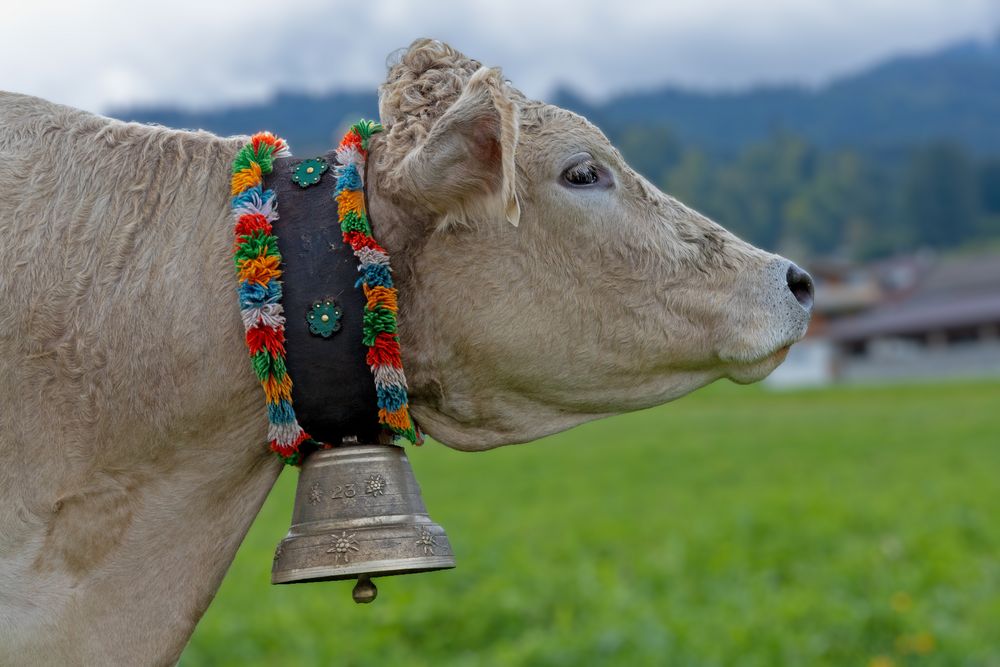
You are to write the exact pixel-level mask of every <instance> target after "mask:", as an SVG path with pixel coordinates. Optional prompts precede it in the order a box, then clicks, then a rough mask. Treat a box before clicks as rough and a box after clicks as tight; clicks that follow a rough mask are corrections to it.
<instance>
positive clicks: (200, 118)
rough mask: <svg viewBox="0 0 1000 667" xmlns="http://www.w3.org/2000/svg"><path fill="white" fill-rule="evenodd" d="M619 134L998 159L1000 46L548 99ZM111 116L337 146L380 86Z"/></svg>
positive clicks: (712, 146) (716, 148)
mask: <svg viewBox="0 0 1000 667" xmlns="http://www.w3.org/2000/svg"><path fill="white" fill-rule="evenodd" d="M551 99H552V101H553V102H555V103H556V104H560V105H562V106H565V107H568V108H571V109H574V110H577V111H580V112H581V113H583V114H584V115H586V116H588V117H590V118H591V119H592V120H594V121H595V122H596V123H597V124H598V125H601V126H602V127H604V128H605V129H607V130H609V131H610V132H611V133H612V134H616V133H617V132H616V129H617V128H619V127H621V126H627V125H629V126H634V125H637V124H638V125H662V126H666V127H669V128H670V129H671V130H672V131H673V132H674V133H675V134H676V136H677V137H678V138H679V139H680V140H681V141H682V142H684V143H686V144H695V145H698V146H700V147H702V148H704V149H706V150H709V151H710V152H713V153H723V154H725V153H733V152H736V151H738V150H739V149H741V148H743V147H745V146H746V145H748V144H750V143H753V142H755V141H759V140H762V139H765V138H767V137H769V136H772V135H774V134H775V132H777V131H779V130H781V131H786V132H789V133H792V134H796V135H799V136H801V137H802V138H804V139H805V140H806V141H808V142H810V143H812V144H814V145H817V146H819V147H845V146H846V147H855V148H860V149H863V150H865V152H872V153H875V152H883V151H886V150H890V151H891V150H894V149H896V148H898V147H900V146H906V145H910V144H916V143H926V142H927V141H929V140H933V139H944V140H948V141H952V142H955V143H957V144H959V145H961V146H963V147H965V148H967V149H968V150H970V151H971V152H974V153H977V154H995V153H1000V39H998V40H997V41H995V42H993V43H989V44H982V43H977V42H965V43H961V44H956V45H953V46H951V47H949V48H946V49H944V50H941V51H937V52H934V53H930V54H924V55H918V56H906V57H898V58H894V59H891V60H888V61H885V62H883V63H880V64H877V65H875V66H873V67H871V68H869V69H867V70H864V71H862V72H858V73H856V74H853V75H850V76H845V77H842V78H840V79H838V80H835V81H833V82H831V83H830V84H828V85H826V86H823V87H820V88H817V89H808V88H804V87H795V86H787V87H763V88H753V89H750V90H746V91H742V92H732V93H713V92H698V91H689V90H684V89H681V88H675V87H664V88H660V89H656V90H649V91H641V92H633V93H628V94H622V95H618V96H615V97H612V98H610V99H609V100H607V101H605V102H602V103H600V104H590V103H587V102H586V101H584V100H583V99H582V98H581V97H580V96H578V95H576V94H574V93H573V92H572V91H568V90H557V91H555V92H554V93H553V95H552V96H551ZM111 114H112V115H114V116H116V117H119V118H123V119H127V120H137V121H142V122H156V123H162V124H164V125H169V126H173V127H186V128H204V129H207V130H211V131H213V132H217V133H220V134H246V133H250V132H253V131H255V130H257V129H260V128H268V129H271V130H273V131H275V132H278V133H279V134H281V135H283V136H285V137H287V138H288V140H289V141H290V142H291V143H292V145H293V146H296V147H298V149H299V151H300V152H302V151H305V152H314V151H316V150H319V149H321V148H323V147H325V146H328V145H329V144H331V143H332V141H333V139H332V137H333V135H334V134H335V132H336V131H338V130H339V129H340V128H341V126H342V125H344V124H345V122H346V121H347V120H352V119H355V118H356V117H359V116H367V117H374V116H375V115H376V114H377V100H376V94H375V91H374V90H371V91H365V92H343V91H338V92H331V93H328V94H324V95H308V94H301V93H293V92H287V91H286V92H281V93H279V94H277V95H276V96H275V97H273V98H272V99H270V100H268V101H266V102H264V103H261V104H255V105H248V106H241V107H234V108H224V109H218V110H214V111H206V112H196V113H191V112H185V111H182V110H178V109H171V108H165V107H156V108H139V109H119V110H113V111H112V112H111Z"/></svg>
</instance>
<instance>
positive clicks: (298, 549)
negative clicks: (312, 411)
mask: <svg viewBox="0 0 1000 667" xmlns="http://www.w3.org/2000/svg"><path fill="white" fill-rule="evenodd" d="M452 567H455V557H454V555H453V554H452V552H451V543H450V542H449V541H448V536H447V535H446V534H445V532H444V528H442V527H441V526H439V525H438V524H436V523H434V522H433V521H431V519H430V517H429V516H427V508H426V507H424V501H423V499H422V498H421V497H420V486H419V485H418V484H417V480H416V478H415V477H414V476H413V470H412V468H410V462H409V460H408V459H407V458H406V454H405V453H404V451H403V449H402V448H401V447H397V446H395V445H347V446H340V447H334V448H333V449H323V450H319V451H316V452H313V453H312V454H310V455H309V456H308V457H306V460H305V462H304V463H303V464H302V469H301V471H300V472H299V485H298V489H297V490H296V492H295V508H294V509H293V510H292V527H291V528H290V529H289V531H288V535H286V536H285V539H283V540H282V541H281V543H280V544H278V548H277V550H276V551H275V554H274V565H273V567H272V569H271V583H272V584H294V583H301V582H307V581H332V580H337V579H353V578H355V577H357V579H358V583H357V585H356V586H355V587H354V593H353V595H354V601H355V602H359V603H363V602H371V601H372V600H374V599H375V596H376V594H377V593H378V591H377V589H376V588H375V584H374V583H372V581H371V577H373V576H376V575H378V576H389V575H394V574H408V573H411V572H429V571H431V570H443V569H447V568H452Z"/></svg>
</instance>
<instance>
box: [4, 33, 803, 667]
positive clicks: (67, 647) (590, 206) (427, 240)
mask: <svg viewBox="0 0 1000 667" xmlns="http://www.w3.org/2000/svg"><path fill="white" fill-rule="evenodd" d="M379 92H380V96H379V113H380V116H381V122H382V123H383V124H384V125H385V128H386V129H385V131H384V132H382V133H381V134H378V135H376V136H375V137H374V138H373V139H372V141H371V145H370V155H371V159H370V160H369V165H368V175H367V181H366V182H367V188H368V192H367V196H368V205H369V212H370V217H371V220H372V225H373V227H374V230H375V234H376V236H377V238H378V239H379V241H380V242H381V244H382V245H383V246H385V248H387V250H388V251H389V252H390V254H391V255H392V257H393V268H394V277H395V282H396V285H397V287H398V289H399V296H400V313H399V331H400V339H401V345H402V350H403V356H404V361H405V365H406V368H407V372H408V378H409V387H410V404H411V409H412V414H413V416H414V418H415V420H416V421H417V422H418V423H419V424H420V425H421V426H422V428H423V429H424V430H425V431H426V432H427V433H428V434H430V435H431V436H432V437H433V438H435V439H436V440H438V441H439V442H441V443H444V444H445V445H447V446H449V447H453V448H456V449H460V450H469V451H474V450H485V449H489V448H492V447H498V446H501V445H507V444H511V443H520V442H527V441H531V440H535V439H538V438H540V437H542V436H545V435H547V434H550V433H555V432H557V431H562V430H565V429H568V428H571V427H573V426H575V425H577V424H581V423H583V422H586V421H588V420H593V419H598V418H601V417H605V416H608V415H614V414H619V413H623V412H628V411H631V410H637V409H641V408H646V407H649V406H653V405H657V404H661V403H664V402H666V401H671V400H673V399H676V398H678V397H680V396H683V395H684V394H687V393H689V392H691V391H693V390H695V389H697V388H699V387H702V386H704V385H706V384H708V383H710V382H713V381H715V380H717V379H720V378H728V379H730V380H733V381H735V382H738V383H749V382H754V381H757V380H760V379H762V378H763V377H765V376H766V375H767V374H768V373H770V372H771V371H772V370H773V369H774V368H775V367H776V366H777V365H778V364H779V363H781V361H782V360H783V359H784V356H785V354H786V353H787V351H788V348H789V346H790V345H792V344H793V343H795V342H796V341H798V340H799V339H800V338H801V337H802V336H803V335H804V334H805V331H806V327H807V325H808V322H809V316H810V310H811V306H812V283H811V280H810V278H809V276H808V274H806V273H805V272H804V271H802V270H801V269H799V268H798V267H797V266H795V265H794V264H793V263H791V262H790V261H789V260H787V259H785V258H782V257H780V256H777V255H774V254H771V253H768V252H765V251H763V250H760V249H757V248H755V247H753V246H751V245H749V244H748V243H745V242H744V241H741V240H740V239H738V238H736V237H735V236H734V235H732V234H731V233H729V232H727V231H726V230H725V229H723V228H722V227H721V226H719V225H718V224H716V223H714V222H712V221H711V220H708V219H706V218H705V217H704V216H702V215H700V214H698V213H697V212H695V211H693V210H691V209H690V208H687V207H686V206H684V205H683V204H681V203H680V202H678V201H677V200H675V199H673V198H671V197H669V196H668V195H666V194H664V193H662V192H660V191H659V190H658V189H657V188H656V187H654V186H653V185H652V184H650V183H649V182H648V181H646V180H645V179H644V178H642V177H641V176H640V175H638V174H637V173H636V172H635V171H633V170H632V169H630V168H629V166H628V165H627V164H626V163H625V161H624V160H623V158H622V156H621V155H620V154H619V153H618V152H617V151H616V150H615V149H614V148H613V147H612V146H611V144H610V143H609V141H608V140H607V139H606V138H605V136H604V135H603V134H602V133H601V132H600V131H599V130H598V129H597V128H596V127H594V126H593V125H592V124H590V123H589V122H588V121H587V120H586V119H584V118H583V117H581V116H579V115H576V114H574V113H571V112H569V111H566V110H563V109H560V108H558V107H555V106H552V105H550V104H546V103H542V102H537V101H533V100H530V99H527V98H526V97H525V96H524V95H522V94H521V93H520V92H519V91H518V90H516V89H515V88H514V87H512V85H511V84H510V83H509V82H507V81H506V80H505V79H504V78H503V76H502V74H501V72H500V71H499V70H497V69H491V68H486V67H483V66H482V65H481V64H480V63H479V62H477V61H475V60H473V59H471V58H468V57H466V56H465V55H463V54H461V53H459V52H458V51H456V50H455V49H453V48H451V47H449V46H447V45H446V44H443V43H441V42H437V41H433V40H426V39H422V40H418V41H416V42H414V43H413V44H412V45H411V46H410V47H409V48H408V49H407V50H405V51H404V52H401V53H400V54H399V55H398V56H397V58H396V60H395V61H394V62H393V63H392V64H391V66H390V68H389V72H388V76H387V80H386V81H385V83H384V84H383V85H382V86H381V88H380V91H379ZM248 129H249V130H256V129H258V128H248ZM244 142H245V138H240V137H234V138H221V137H217V136H214V135H212V134H210V133H207V132H204V131H197V132H191V131H178V130H173V129H168V128H163V127H158V126H149V125H141V124H135V123H124V122H120V121H117V120H112V119H109V118H104V117H100V116H97V115H93V114H91V113H87V112H83V111H79V110H75V109H72V108H68V107H65V106H60V105H56V104H52V103H49V102H46V101H44V100H40V99H36V98H32V97H28V96H24V95H19V94H14V93H0V239H2V242H0V377H2V378H3V380H4V381H3V383H2V384H0V405H2V410H0V452H2V454H3V461H4V465H3V466H2V469H0V494H2V504H0V664H60V665H76V664H80V665H118V664H122V665H135V664H165V663H166V664H169V663H171V662H174V661H176V660H177V659H178V656H179V655H180V653H181V651H182V649H183V647H184V646H185V644H186V642H187V640H188V638H189V637H190V635H191V633H192V632H193V630H194V627H195V624H196V623H197V622H198V619H199V618H200V617H201V615H202V613H203V612H204V611H205V609H206V607H207V606H208V605H209V603H210V602H211V600H212V598H213V596H214V594H215V592H216V590H217V589H218V587H219V584H220V582H221V581H222V578H223V575H224V574H225V572H226V569H227V567H228V566H229V565H230V563H231V561H232V559H233V557H234V555H235V553H236V550H237V547H238V546H239V544H240V542H241V540H242V539H243V537H244V535H245V534H246V531H247V529H248V528H249V526H250V523H251V521H252V520H253V518H254V516H255V515H256V514H257V512H258V510H259V508H260V507H261V505H262V503H263V501H264V498H265V496H266V495H267V493H268V491H269V490H270V488H271V486H272V484H273V483H274V481H275V479H276V478H277V476H278V473H279V471H280V470H281V467H282V466H281V463H280V462H279V461H278V460H277V459H276V458H275V457H274V456H273V455H271V454H270V453H269V452H268V450H267V448H266V446H265V444H264V440H265V434H266V429H267V423H266V415H265V413H264V411H263V409H262V397H261V395H260V387H259V386H258V382H257V379H256V377H255V375H254V373H253V371H252V370H251V368H250V367H249V364H248V363H247V358H246V355H247V352H246V348H245V344H244V340H243V326H242V324H241V321H240V315H239V310H238V304H237V302H236V299H235V295H234V292H235V283H234V276H233V267H232V255H231V253H232V231H231V229H232V221H231V217H230V211H229V195H230V192H229V174H230V165H231V163H232V160H233V157H234V155H235V154H236V153H237V151H238V150H239V148H240V147H241V145H242V144H243V143H244ZM293 148H294V147H293Z"/></svg>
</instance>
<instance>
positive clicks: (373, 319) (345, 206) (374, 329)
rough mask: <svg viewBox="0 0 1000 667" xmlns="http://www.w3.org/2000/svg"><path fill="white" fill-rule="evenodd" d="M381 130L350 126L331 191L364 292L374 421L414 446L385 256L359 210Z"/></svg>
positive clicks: (364, 123)
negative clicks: (371, 145) (371, 149)
mask: <svg viewBox="0 0 1000 667" xmlns="http://www.w3.org/2000/svg"><path fill="white" fill-rule="evenodd" d="M381 131H382V126H381V125H380V124H378V123H375V122H372V121H370V120H362V121H359V122H358V123H356V124H355V125H353V126H352V127H351V129H350V130H348V132H347V134H346V135H344V138H343V140H341V142H340V146H338V147H337V162H338V163H339V165H338V166H337V167H335V168H334V173H335V174H336V176H337V187H336V190H335V191H334V195H333V196H334V198H335V199H336V200H337V215H338V217H339V218H340V230H341V232H342V233H343V236H344V242H345V243H347V244H348V245H349V246H351V248H352V249H353V250H354V255H355V256H356V257H357V258H358V261H359V262H360V266H359V267H358V270H359V271H360V272H361V277H360V278H359V279H358V282H357V285H359V286H360V287H361V289H362V290H364V294H365V298H366V299H367V303H366V304H365V313H364V332H363V336H362V339H363V341H364V343H365V345H366V346H368V357H367V361H368V365H369V366H370V367H371V369H372V374H373V375H374V376H375V391H376V393H377V402H378V408H379V410H378V420H379V423H380V424H382V425H383V426H385V427H386V428H387V429H389V431H391V432H392V433H395V434H396V435H401V436H403V437H405V438H406V439H407V440H409V441H410V442H413V443H414V444H420V441H421V438H420V435H419V433H418V431H417V429H416V428H415V427H414V424H413V420H412V419H410V411H409V404H408V403H409V400H408V398H407V395H406V377H405V376H404V375H403V361H402V359H401V358H400V353H399V336H398V334H397V333H396V312H397V305H396V289H395V288H394V287H393V286H392V273H391V272H392V270H391V268H390V267H389V255H388V253H386V251H385V249H383V248H382V246H380V245H379V244H378V243H377V242H376V241H375V239H374V238H372V229H371V225H370V224H369V223H368V215H367V213H366V211H365V190H364V175H365V162H366V160H367V159H368V140H369V139H370V138H371V136H372V135H373V134H376V133H378V132H381Z"/></svg>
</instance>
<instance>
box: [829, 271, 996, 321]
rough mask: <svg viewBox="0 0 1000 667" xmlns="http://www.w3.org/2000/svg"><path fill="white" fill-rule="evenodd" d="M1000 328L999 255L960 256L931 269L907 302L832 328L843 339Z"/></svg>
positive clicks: (890, 305) (885, 307)
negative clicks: (948, 330)
mask: <svg viewBox="0 0 1000 667" xmlns="http://www.w3.org/2000/svg"><path fill="white" fill-rule="evenodd" d="M987 324H1000V254H985V255H977V256H972V257H957V258H952V259H949V260H947V261H942V262H940V263H939V264H938V265H936V266H935V267H934V268H932V269H930V270H929V271H928V273H927V274H926V275H925V276H924V278H923V279H922V280H921V281H920V284H919V285H918V286H917V287H916V289H915V290H914V291H913V292H912V293H911V294H910V295H909V296H908V297H906V298H905V299H904V300H902V301H899V302H897V303H893V304H883V305H880V306H876V307H875V308H873V309H871V310H869V311H867V312H865V313H863V314H861V315H857V316H854V317H847V318H844V319H841V320H837V321H836V322H834V323H832V324H831V325H830V328H829V330H828V331H827V333H828V335H829V336H830V337H831V338H832V339H834V340H839V341H852V340H863V339H867V338H873V337H878V336H893V335H907V334H923V333H927V332H931V331H941V330H946V329H956V328H965V327H977V326H982V325H987Z"/></svg>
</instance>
